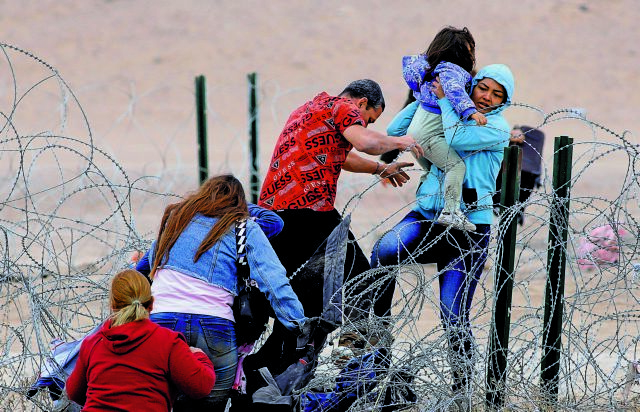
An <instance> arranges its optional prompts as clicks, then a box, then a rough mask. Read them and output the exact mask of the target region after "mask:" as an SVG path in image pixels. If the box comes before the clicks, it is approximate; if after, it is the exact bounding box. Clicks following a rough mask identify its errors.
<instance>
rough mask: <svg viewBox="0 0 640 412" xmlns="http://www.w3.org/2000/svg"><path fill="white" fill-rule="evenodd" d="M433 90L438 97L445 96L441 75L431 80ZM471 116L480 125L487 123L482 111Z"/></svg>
mask: <svg viewBox="0 0 640 412" xmlns="http://www.w3.org/2000/svg"><path fill="white" fill-rule="evenodd" d="M431 91H433V93H434V94H435V95H436V96H438V99H443V98H444V90H442V84H440V76H436V78H435V80H434V81H432V82H431ZM469 117H470V118H471V119H473V120H475V122H476V124H477V125H478V126H484V125H485V124H487V117H486V116H485V115H483V114H482V113H480V112H475V113H473V114H472V115H471V116H469Z"/></svg>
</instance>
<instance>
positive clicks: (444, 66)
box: [434, 62, 477, 120]
mask: <svg viewBox="0 0 640 412" xmlns="http://www.w3.org/2000/svg"><path fill="white" fill-rule="evenodd" d="M434 73H435V74H437V75H439V76H440V84H441V85H442V91H444V95H445V96H446V97H447V99H449V102H451V105H452V106H453V109H454V110H455V111H456V113H458V116H460V118H462V119H463V120H467V119H468V118H469V116H471V115H472V114H473V113H475V112H477V110H476V106H475V104H473V101H471V98H470V97H469V94H468V93H467V89H466V85H467V84H468V83H470V82H471V75H470V74H469V73H467V72H466V71H465V70H464V69H463V68H462V67H460V66H458V65H457V64H453V63H448V62H442V63H440V64H438V66H437V67H436V69H435V70H434Z"/></svg>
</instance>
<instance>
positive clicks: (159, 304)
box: [147, 175, 307, 412]
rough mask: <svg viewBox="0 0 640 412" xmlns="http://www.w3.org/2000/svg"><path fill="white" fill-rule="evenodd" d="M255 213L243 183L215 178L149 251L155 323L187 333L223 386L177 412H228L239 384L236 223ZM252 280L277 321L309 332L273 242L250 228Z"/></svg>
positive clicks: (173, 214) (167, 220) (177, 207)
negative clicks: (233, 388)
mask: <svg viewBox="0 0 640 412" xmlns="http://www.w3.org/2000/svg"><path fill="white" fill-rule="evenodd" d="M248 216H249V211H248V208H247V202H246V199H245V194H244V190H243V188H242V184H241V183H240V182H239V181H238V180H237V179H236V178H235V177H233V176H231V175H222V176H217V177H213V178H211V179H209V180H208V181H206V182H205V183H204V184H203V185H202V186H201V187H200V189H199V190H198V191H197V192H195V193H193V194H191V195H189V196H187V197H186V198H185V199H184V200H183V201H181V202H179V203H176V204H173V205H169V206H168V207H167V208H166V210H165V212H164V216H163V217H162V221H161V223H160V231H159V233H158V237H157V239H158V240H157V241H155V242H154V243H153V244H152V245H151V248H150V250H149V252H147V253H148V256H149V261H150V262H152V265H151V274H150V277H151V279H153V286H152V292H153V295H154V297H155V303H154V307H153V312H152V314H151V320H152V321H154V322H156V323H158V324H160V325H162V326H165V327H168V328H169V329H172V330H175V331H178V332H182V333H183V334H184V335H185V337H186V338H187V342H188V343H189V345H191V346H195V347H198V348H201V349H202V350H203V351H204V352H205V353H206V354H207V355H208V356H209V358H210V359H211V361H212V362H213V366H214V369H215V372H216V384H215V387H214V388H213V390H212V391H211V393H210V394H209V396H208V397H207V398H204V399H199V400H193V399H188V398H186V397H184V396H181V397H179V398H178V400H177V401H176V403H175V405H174V409H173V410H174V411H176V412H179V411H187V410H188V411H198V410H207V411H224V410H225V406H226V404H227V399H228V398H229V396H230V391H231V386H232V384H233V382H234V378H235V374H236V368H237V362H238V351H237V347H236V335H235V329H234V319H233V311H232V305H233V300H234V297H235V296H236V295H237V293H238V279H237V269H236V238H235V223H236V221H237V220H238V219H241V218H247V217H248ZM246 235H247V242H246V244H247V260H248V263H249V267H250V277H251V279H253V280H255V282H256V283H257V285H258V289H260V290H261V291H262V292H264V294H265V295H266V297H267V299H268V300H269V302H270V303H271V307H272V308H273V310H274V312H275V315H276V317H277V319H278V320H279V321H280V322H281V323H282V324H283V325H284V326H285V327H287V328H288V329H289V330H292V331H299V332H302V327H303V325H304V324H305V322H306V321H307V319H306V318H305V316H304V311H303V309H302V305H301V304H300V302H299V300H298V298H297V296H296V295H295V293H294V292H293V290H292V289H291V286H290V285H289V280H288V279H287V277H286V271H285V269H284V267H283V266H282V265H281V264H280V261H279V260H278V257H277V256H276V254H275V252H274V251H273V249H272V247H271V245H270V244H269V241H268V240H267V237H266V236H265V234H264V233H263V231H262V230H261V229H260V226H258V224H257V223H256V222H254V221H253V220H248V221H247V231H246Z"/></svg>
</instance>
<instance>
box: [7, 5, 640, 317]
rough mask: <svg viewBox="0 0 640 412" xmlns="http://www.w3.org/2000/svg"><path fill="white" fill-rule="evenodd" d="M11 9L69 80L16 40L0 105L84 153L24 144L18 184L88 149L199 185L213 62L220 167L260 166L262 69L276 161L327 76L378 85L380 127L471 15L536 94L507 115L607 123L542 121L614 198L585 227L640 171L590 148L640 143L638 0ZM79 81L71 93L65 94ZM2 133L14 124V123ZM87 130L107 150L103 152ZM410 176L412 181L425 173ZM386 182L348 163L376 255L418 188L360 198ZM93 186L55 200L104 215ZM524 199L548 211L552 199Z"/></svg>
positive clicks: (79, 164) (60, 173)
mask: <svg viewBox="0 0 640 412" xmlns="http://www.w3.org/2000/svg"><path fill="white" fill-rule="evenodd" d="M0 10H1V11H2V13H0V27H2V28H3V30H2V35H1V36H0V42H1V43H4V44H8V45H12V46H16V47H18V48H20V49H23V50H26V51H28V52H30V53H32V54H34V55H35V56H37V57H38V58H40V59H42V60H44V61H45V62H46V63H47V64H48V65H50V66H52V67H53V68H55V70H57V71H58V73H59V74H60V76H61V77H62V79H64V82H66V85H62V86H61V85H60V84H59V83H58V82H57V80H56V79H55V78H49V76H50V75H51V70H50V68H49V67H47V66H45V65H43V64H41V63H39V62H38V61H36V60H34V59H33V58H31V57H28V56H26V55H24V54H22V53H19V52H16V51H15V50H13V49H10V48H6V47H5V48H3V49H2V50H3V52H4V56H3V54H2V53H0V111H2V112H3V113H5V115H6V114H7V113H9V112H11V108H15V111H14V113H13V116H12V126H13V127H15V133H17V134H19V135H22V136H25V135H27V136H29V135H34V136H35V135H38V134H42V133H50V134H52V135H62V136H66V137H72V138H74V139H78V141H77V142H73V143H70V142H69V141H65V145H66V146H70V147H73V148H74V150H75V151H69V150H61V151H59V152H56V151H47V152H45V154H44V155H41V156H39V157H36V156H32V155H30V154H27V155H26V156H25V157H24V158H23V159H22V161H23V162H24V164H26V165H27V166H29V167H30V169H29V170H30V174H29V175H28V179H26V181H23V182H18V183H17V184H16V186H15V187H17V189H16V190H18V191H19V190H27V188H28V189H29V190H30V192H31V193H37V190H36V189H38V188H51V187H53V186H54V185H56V184H57V182H59V181H60V180H61V178H62V179H63V180H65V181H73V177H74V176H76V175H78V174H79V173H80V172H81V171H82V169H83V168H84V167H85V166H86V164H87V158H90V159H92V161H94V162H95V164H96V165H97V167H98V169H99V170H101V171H103V172H104V174H105V175H104V176H103V177H100V178H98V179H97V180H100V179H104V180H105V181H110V182H112V183H113V182H117V183H121V182H124V181H125V180H127V179H128V180H129V181H133V180H135V179H137V178H139V177H141V176H148V175H153V176H157V175H160V176H161V178H160V179H145V180H143V181H142V183H140V184H139V185H138V186H140V187H142V186H144V187H145V188H147V189H149V188H150V189H151V190H155V191H158V192H173V193H179V194H180V193H184V192H185V191H187V190H190V189H193V188H195V187H196V184H197V174H196V171H197V166H196V159H197V157H196V154H197V149H196V138H195V136H196V132H195V114H194V92H193V89H194V77H195V76H196V75H200V74H203V75H205V76H206V79H207V93H208V94H207V103H208V121H209V139H210V140H209V157H210V158H209V162H210V168H211V171H212V173H216V172H220V171H232V172H234V173H235V174H237V175H238V176H240V177H241V178H242V179H243V181H245V182H248V169H249V166H248V161H247V150H248V144H247V83H246V75H247V73H249V72H252V71H256V72H257V73H258V81H259V85H260V92H259V99H260V120H259V128H260V129H259V133H260V162H261V164H262V165H265V164H267V163H268V160H269V158H270V156H271V151H272V147H273V144H274V141H275V138H276V137H277V135H278V133H279V131H280V129H281V128H282V125H283V123H284V121H285V120H286V118H287V116H288V114H289V113H290V111H291V110H293V109H294V108H295V107H297V106H298V105H300V104H301V103H303V102H304V101H306V100H307V99H309V98H311V97H312V96H314V95H315V94H316V93H318V92H320V91H327V92H329V93H335V94H337V93H338V92H339V91H340V90H341V89H342V88H343V87H344V86H345V85H346V84H347V83H348V82H349V81H351V80H354V79H358V78H365V77H367V78H372V79H375V80H377V81H378V82H379V83H380V84H381V86H382V88H383V91H384V93H385V97H386V101H387V110H386V112H385V113H384V114H383V116H382V117H381V118H380V120H379V121H378V122H377V123H376V124H375V125H373V126H372V127H373V128H374V129H375V130H378V131H384V129H385V127H386V124H387V123H388V122H389V121H390V120H391V118H392V117H393V115H394V114H395V112H396V111H397V110H398V109H399V108H400V107H401V105H402V102H403V101H404V98H405V95H406V87H405V86H404V84H403V81H402V78H401V73H400V59H401V57H402V56H403V55H405V54H411V53H417V52H421V51H423V50H424V49H425V48H426V46H427V44H428V42H429V41H430V40H431V39H432V37H433V36H434V35H435V33H436V32H437V31H438V30H439V29H440V28H442V27H443V26H444V25H447V24H451V25H454V26H467V27H468V28H469V29H470V30H471V32H472V33H473V34H474V37H475V39H476V50H477V56H476V57H477V62H478V66H479V67H481V66H483V65H486V64H491V63H505V64H508V65H509V66H510V67H511V69H512V70H513V72H514V75H515V78H516V92H515V96H514V101H515V102H517V103H519V104H522V105H524V106H518V107H514V108H512V109H510V110H508V111H507V112H506V114H505V115H506V117H507V118H508V120H510V122H511V123H513V124H523V123H527V124H530V125H534V126H535V125H539V124H542V123H544V122H545V115H548V114H552V113H553V112H554V111H556V110H559V109H567V108H582V109H584V110H585V111H586V114H587V118H588V119H589V120H591V121H593V122H595V123H596V125H595V126H594V125H592V126H590V125H588V124H585V123H584V122H580V121H577V120H571V119H569V120H567V119H562V120H559V121H554V119H555V118H556V117H553V116H552V117H551V118H550V119H548V120H549V121H548V122H547V123H548V124H545V125H544V127H543V130H544V131H545V133H546V134H547V137H548V139H547V144H546V146H545V150H544V155H545V158H546V160H547V162H546V167H547V171H546V172H547V173H546V174H547V175H549V174H550V170H551V158H552V149H553V143H552V139H551V138H552V137H553V136H557V135H569V136H571V137H573V138H574V139H575V142H576V143H578V144H579V145H578V146H576V152H577V155H574V159H576V166H575V170H581V171H582V172H581V175H580V179H579V180H578V181H577V182H576V185H575V186H574V189H573V192H572V196H573V197H574V198H576V199H578V202H575V203H574V204H581V205H583V204H592V203H593V202H592V198H602V199H604V201H603V203H604V204H605V206H598V205H597V204H596V206H593V207H591V208H589V207H585V208H584V209H583V211H582V212H581V213H578V214H577V215H575V216H574V217H573V219H575V226H576V227H578V228H579V227H582V226H583V225H588V224H589V223H590V221H591V219H594V216H596V217H597V215H598V214H599V213H600V212H601V211H602V210H604V209H606V203H607V202H608V201H610V200H612V199H614V198H616V196H618V195H619V194H620V193H621V192H624V191H625V189H624V182H625V176H628V175H629V173H630V174H631V175H633V174H634V173H638V171H637V170H636V171H631V172H629V170H628V168H629V158H628V156H626V154H624V153H620V152H616V153H608V154H606V155H604V156H602V157H600V158H598V159H597V161H596V162H595V163H592V159H593V158H594V157H595V156H594V154H593V151H594V149H593V147H594V145H593V142H594V141H595V142H598V143H614V144H619V143H620V141H621V140H620V136H623V135H624V132H625V130H628V131H631V133H630V134H626V135H624V136H625V137H626V138H627V139H628V141H630V142H631V143H635V144H637V142H638V139H637V132H638V130H640V120H639V119H640V117H638V116H637V110H638V108H640V93H638V85H639V84H640V72H639V71H638V67H640V49H639V48H638V42H639V41H640V28H639V27H638V25H637V22H638V21H640V7H639V6H638V4H637V2H636V0H612V1H607V2H604V1H587V0H583V1H575V0H565V1H554V0H545V1H533V0H524V1H519V2H514V1H508V0H499V1H490V2H489V1H476V2H470V1H448V2H444V1H435V0H428V1H397V2H392V3H391V2H388V1H381V0H369V1H350V2H345V1H333V0H332V1H322V2H297V3H296V5H295V6H292V5H291V2H286V1H283V0H274V1H268V2H262V1H260V2H258V1H240V0H239V1H221V0H212V1H181V2H169V1H150V0H147V1H142V0H140V1H121V0H108V1H84V2H72V1H51V0H46V1H45V0H43V1H37V2H36V1H23V2H14V1H8V0H0ZM41 81H42V83H40V82H41ZM34 85H37V87H35V88H33V89H32V87H33V86H34ZM66 86H68V87H69V88H70V90H71V91H72V92H73V94H68V93H66V94H65V92H64V90H65V89H66ZM65 99H66V100H65ZM63 102H64V103H65V104H63ZM560 117H562V115H561V116H560ZM598 125H602V126H604V127H605V128H606V129H607V130H605V129H602V128H600V127H599V126H598ZM609 131H611V132H609ZM634 132H635V133H636V135H634V134H633V133H634ZM3 133H4V135H3V136H2V138H3V139H7V137H8V136H9V135H10V134H11V133H8V132H7V131H6V130H4V131H3ZM91 142H93V144H94V145H95V146H97V147H98V148H100V149H102V150H103V151H104V153H94V152H91V151H90V146H89V144H90V143H91ZM12 144H14V145H15V143H11V142H7V143H5V147H4V149H5V152H4V153H3V159H4V160H6V161H5V162H3V164H2V165H0V167H2V168H3V169H1V170H3V173H2V174H3V175H4V176H5V177H4V178H3V179H4V180H3V182H6V183H4V184H3V186H4V187H3V188H2V191H3V192H2V194H3V196H4V195H8V194H9V193H13V192H11V190H12V189H13V188H14V185H13V183H12V179H11V177H10V176H12V174H13V172H12V171H13V170H15V168H16V167H17V165H18V163H19V162H20V159H17V158H16V157H15V156H13V155H11V154H9V153H10V151H9V149H11V148H14V149H15V147H13V146H11V145H12ZM44 144H45V143H43V140H42V139H39V138H35V139H34V141H33V143H32V145H33V147H34V148H37V147H42V146H43V145H44ZM597 150H600V151H602V150H603V149H602V148H599V149H597ZM27 153H29V152H28V151H27ZM52 153H54V154H52ZM116 165H120V166H121V168H119V167H117V166H116ZM411 175H412V177H414V179H417V176H418V173H417V171H414V172H412V173H411ZM374 182H375V181H374V180H373V179H372V178H371V177H370V176H355V177H354V176H346V175H345V176H343V177H342V179H341V189H340V195H339V198H338V202H337V207H338V208H339V209H341V210H342V209H343V208H345V209H346V211H347V212H351V211H353V212H354V215H353V221H354V224H353V226H354V231H355V232H356V234H357V235H358V236H361V237H362V239H361V243H362V245H363V248H364V249H365V253H369V251H370V249H371V245H372V244H373V242H374V241H375V239H376V238H377V237H378V236H379V235H380V234H381V233H382V232H383V231H384V230H386V229H387V228H389V227H390V225H392V224H393V223H394V222H396V221H397V220H398V219H399V218H400V217H401V216H402V213H403V212H404V210H405V209H403V208H404V207H406V206H407V205H408V204H410V202H411V201H412V198H413V192H414V190H415V185H414V184H409V185H407V186H406V187H404V188H402V189H397V190H392V189H389V188H383V187H381V186H380V185H375V186H374V187H373V188H372V189H371V190H369V191H367V192H366V193H364V195H363V197H362V199H361V200H358V199H356V200H355V201H350V200H351V197H352V196H353V195H355V194H357V193H361V192H362V191H363V188H365V187H367V186H369V185H372V184H373V183H374ZM634 190H635V189H634ZM96 192H97V196H93V198H94V199H95V198H99V199H102V198H104V199H105V200H104V202H98V203H97V204H96V203H95V202H93V203H92V202H91V201H89V199H88V198H87V197H85V196H83V195H78V196H70V197H69V200H68V201H67V202H65V203H64V204H63V205H62V206H61V207H60V209H58V211H57V213H59V214H60V215H65V216H71V215H76V216H78V215H81V216H83V218H84V219H87V220H91V223H92V224H95V225H98V226H99V225H100V222H101V217H102V216H103V215H104V213H105V211H108V210H111V209H112V202H111V201H109V200H108V198H109V193H106V194H105V192H104V191H100V190H96ZM47 193H48V194H49V197H48V198H46V196H45V198H38V199H39V202H40V203H39V204H40V205H41V207H42V208H43V209H46V210H50V209H52V208H54V207H55V204H56V202H57V199H58V197H57V196H58V195H60V196H69V194H68V193H62V194H59V193H58V192H55V191H51V190H50V191H49V192H47ZM634 193H636V195H637V192H634ZM634 193H629V192H627V195H629V196H631V201H629V202H626V203H625V202H623V204H624V206H625V208H628V209H629V212H630V213H632V214H633V213H635V215H636V216H637V211H638V204H637V201H635V202H634V201H633V196H634ZM34 196H35V197H37V196H42V195H34ZM133 196H134V198H133V200H132V206H129V205H127V207H130V208H131V209H130V210H131V212H130V214H131V216H133V221H131V222H130V223H131V225H132V227H133V228H134V229H135V230H134V232H135V233H137V234H141V235H142V236H143V237H145V238H147V239H148V238H150V237H151V235H150V233H152V232H153V231H155V230H156V225H157V222H158V218H159V213H160V210H162V207H163V206H164V204H165V203H166V202H167V201H168V200H167V199H166V198H157V197H154V196H148V195H146V194H140V193H135V194H134V195H133ZM581 199H582V200H581ZM597 202H598V201H597V200H596V201H595V203H597ZM103 203H104V204H103ZM45 205H46V206H45ZM105 206H106V208H105ZM529 210H530V211H531V212H532V215H533V216H535V217H540V218H541V219H546V208H545V206H544V202H541V204H540V205H533V206H531V207H530V209H529ZM3 213H5V214H4V215H3V219H6V220H7V221H11V220H12V219H18V220H19V219H20V218H21V216H20V213H19V211H18V212H16V211H15V210H10V209H9V208H5V210H4V211H3ZM535 217H534V218H533V219H530V221H529V223H528V225H529V226H528V227H529V229H528V230H529V232H526V231H525V235H524V236H527V242H529V243H530V244H532V245H535V247H536V248H538V250H544V248H545V243H546V236H547V234H546V233H547V232H546V231H545V230H542V229H541V228H542V226H543V223H544V222H541V221H536V218H535ZM381 222H382V223H381ZM43 227H46V226H45V225H43ZM119 227H122V223H120V226H119ZM577 230H578V231H579V230H580V229H577ZM122 231H125V232H126V230H125V229H122ZM527 233H528V234H527ZM9 242H11V239H10V240H9ZM97 243H98V245H97V246H96V245H92V246H91V247H88V249H87V250H90V251H91V253H88V254H84V255H83V254H80V255H78V253H76V255H75V256H74V257H73V259H71V258H70V260H73V262H72V263H73V264H84V263H87V261H88V260H90V259H91V257H90V255H91V254H92V253H98V254H99V253H103V251H104V245H100V244H99V243H100V242H97ZM34 247H36V246H34ZM101 248H102V249H101ZM525 255H526V253H525ZM545 256H546V255H545V254H544V253H543V254H542V258H541V257H540V256H537V255H535V254H533V253H529V254H528V255H526V257H525V258H522V262H520V263H521V264H522V267H523V269H522V270H523V271H524V272H525V276H523V277H524V278H525V279H527V281H530V282H531V284H532V285H534V286H535V287H532V288H531V290H530V291H528V292H527V293H525V295H526V297H525V298H523V299H524V300H526V299H527V297H528V298H529V299H532V298H531V296H533V299H534V300H535V301H536V302H534V303H539V301H540V300H541V299H542V296H543V286H542V285H543V280H541V279H540V273H539V272H537V271H539V267H540V265H541V260H542V259H543V258H544V257H545ZM74 259H75V260H74ZM532 262H533V263H532ZM487 287H488V288H490V287H491V286H490V285H487ZM431 293H433V292H431ZM516 295H517V294H516ZM428 298H429V299H433V296H430V297H428ZM4 307H6V306H4ZM429 308H430V310H431V309H433V305H431V306H429ZM435 325H437V319H435V317H434V316H433V313H431V314H429V315H426V316H425V317H424V318H423V319H422V320H419V322H418V329H422V328H426V329H429V328H433V327H434V326H435ZM612 328H613V326H612Z"/></svg>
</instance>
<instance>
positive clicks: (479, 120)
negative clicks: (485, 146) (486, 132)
mask: <svg viewBox="0 0 640 412" xmlns="http://www.w3.org/2000/svg"><path fill="white" fill-rule="evenodd" d="M469 117H471V118H472V119H473V120H475V121H476V124H477V125H478V126H484V125H485V124H487V117H486V116H485V115H483V114H482V113H480V112H475V113H474V114H472V115H471V116H469Z"/></svg>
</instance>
